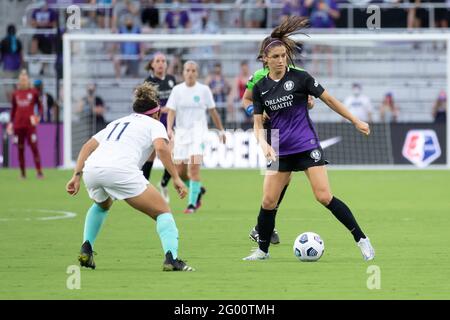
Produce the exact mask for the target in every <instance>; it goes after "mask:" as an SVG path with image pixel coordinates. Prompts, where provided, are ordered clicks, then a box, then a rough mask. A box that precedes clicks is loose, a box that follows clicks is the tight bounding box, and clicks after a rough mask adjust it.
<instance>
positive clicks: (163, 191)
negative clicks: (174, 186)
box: [158, 182, 170, 203]
mask: <svg viewBox="0 0 450 320" xmlns="http://www.w3.org/2000/svg"><path fill="white" fill-rule="evenodd" d="M158 189H159V192H160V193H161V195H162V196H163V198H164V200H165V201H166V202H167V203H169V202H170V197H169V190H168V188H167V187H163V186H162V185H161V182H159V183H158Z"/></svg>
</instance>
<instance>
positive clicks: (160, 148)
mask: <svg viewBox="0 0 450 320" xmlns="http://www.w3.org/2000/svg"><path fill="white" fill-rule="evenodd" d="M153 146H154V147H155V151H156V154H157V155H158V158H159V159H160V160H161V162H162V163H163V165H164V167H165V168H166V169H167V171H169V173H170V175H171V176H172V178H173V184H174V186H175V190H177V192H178V195H179V196H180V198H181V199H183V198H184V197H185V196H186V194H187V189H186V186H185V185H184V182H183V181H182V180H181V178H180V176H179V175H178V171H177V169H176V168H175V165H174V164H173V162H172V154H171V152H170V148H169V143H168V141H167V140H166V139H163V138H158V139H155V140H154V141H153Z"/></svg>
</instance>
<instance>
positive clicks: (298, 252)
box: [293, 232, 325, 261]
mask: <svg viewBox="0 0 450 320" xmlns="http://www.w3.org/2000/svg"><path fill="white" fill-rule="evenodd" d="M293 249H294V254H295V256H296V257H297V258H298V259H299V260H300V261H317V260H319V259H320V257H321V256H322V255H323V251H324V250H325V244H324V242H323V240H322V238H321V237H320V236H319V235H318V234H317V233H314V232H304V233H302V234H301V235H299V236H298V237H297V238H296V239H295V241H294V247H293Z"/></svg>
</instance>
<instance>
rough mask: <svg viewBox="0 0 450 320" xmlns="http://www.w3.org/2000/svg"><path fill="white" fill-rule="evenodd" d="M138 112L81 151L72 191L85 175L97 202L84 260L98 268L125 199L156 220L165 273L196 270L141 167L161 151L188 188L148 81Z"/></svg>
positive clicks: (178, 185)
mask: <svg viewBox="0 0 450 320" xmlns="http://www.w3.org/2000/svg"><path fill="white" fill-rule="evenodd" d="M133 110H134V112H135V113H132V114H130V115H129V116H126V117H123V118H120V119H118V120H115V121H113V122H111V123H110V124H109V125H108V126H107V127H106V128H105V129H103V130H102V131H100V132H99V133H97V134H96V135H94V136H93V137H92V138H91V139H90V140H89V141H87V142H86V143H85V144H84V145H83V147H82V148H81V150H80V153H79V155H78V159H77V164H76V166H75V171H74V174H73V177H72V179H71V180H70V181H69V182H68V183H67V186H66V190H67V192H68V193H69V194H71V195H76V194H77V193H78V191H79V189H80V179H81V176H83V180H84V183H85V185H86V188H87V190H88V193H89V197H90V198H91V199H92V200H94V204H93V205H92V207H91V208H90V209H89V211H88V212H87V215H86V220H85V226H84V239H83V245H82V246H81V251H80V256H79V261H80V264H81V266H84V267H88V268H92V269H95V263H94V258H93V255H94V252H93V247H94V242H95V239H96V237H97V235H98V233H99V231H100V229H101V226H102V224H103V222H104V221H105V219H106V216H107V212H108V210H109V209H110V208H111V205H112V204H113V200H125V201H126V202H127V203H128V204H129V205H130V206H132V207H133V208H135V209H137V210H139V211H141V212H143V213H145V214H146V215H148V216H150V217H151V218H152V219H154V220H156V230H157V232H158V235H159V237H160V239H161V243H162V247H163V250H164V253H165V261H164V264H163V270H164V271H193V268H191V267H189V266H187V265H186V264H185V263H184V262H183V261H182V260H180V259H178V229H177V227H176V224H175V221H174V219H173V216H172V213H171V212H170V208H169V206H168V205H167V203H166V202H165V201H164V199H163V197H162V196H161V194H160V193H159V192H158V191H157V190H156V189H155V187H153V186H152V185H151V184H149V182H148V180H147V179H145V178H144V176H143V175H142V171H141V167H142V165H143V164H144V162H145V161H146V160H147V159H148V157H149V156H150V154H151V153H152V152H153V150H156V153H157V154H158V156H159V158H160V159H161V161H162V163H163V164H164V166H165V168H166V169H167V170H168V171H169V172H170V175H171V176H172V178H173V184H174V186H175V189H176V190H177V192H178V194H179V196H180V198H184V197H185V196H186V193H187V190H186V187H185V186H184V183H183V181H182V180H181V179H180V177H179V175H178V173H177V171H176V168H175V166H174V164H173V163H172V159H171V152H170V149H169V146H168V137H167V132H166V130H165V128H164V126H163V125H162V124H161V122H159V117H160V106H159V104H158V98H157V90H156V88H155V87H154V86H152V85H150V84H148V83H144V84H142V85H140V86H139V87H137V89H136V91H135V97H134V102H133Z"/></svg>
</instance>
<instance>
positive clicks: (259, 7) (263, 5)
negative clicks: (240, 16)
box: [235, 0, 270, 28]
mask: <svg viewBox="0 0 450 320" xmlns="http://www.w3.org/2000/svg"><path fill="white" fill-rule="evenodd" d="M235 4H236V5H237V6H239V7H240V6H241V5H242V4H244V5H251V6H252V7H251V8H245V9H244V26H245V27H246V28H264V27H265V21H266V14H267V5H270V0H236V2H235Z"/></svg>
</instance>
